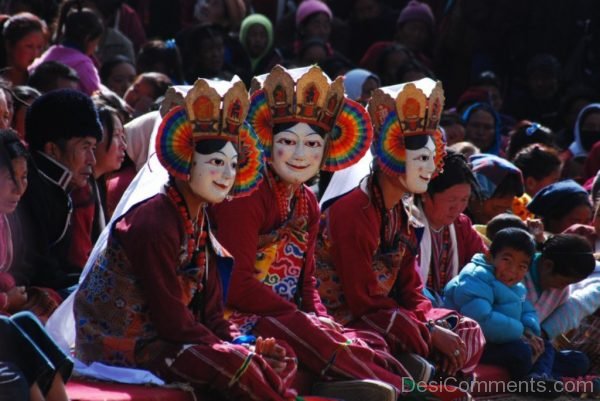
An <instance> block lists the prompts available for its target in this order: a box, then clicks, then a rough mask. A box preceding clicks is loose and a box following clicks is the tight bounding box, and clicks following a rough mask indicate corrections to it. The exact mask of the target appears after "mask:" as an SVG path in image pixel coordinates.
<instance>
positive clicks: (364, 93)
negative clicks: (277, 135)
mask: <svg viewBox="0 0 600 401" xmlns="http://www.w3.org/2000/svg"><path fill="white" fill-rule="evenodd" d="M377 88H379V82H377V80H375V79H373V78H367V79H366V80H365V82H364V83H363V84H362V88H361V94H360V99H358V101H359V102H360V103H362V104H363V105H364V104H367V102H368V101H369V99H370V98H371V94H372V93H373V91H374V90H375V89H377Z"/></svg>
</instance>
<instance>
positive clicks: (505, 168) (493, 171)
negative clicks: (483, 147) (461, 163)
mask: <svg viewBox="0 0 600 401" xmlns="http://www.w3.org/2000/svg"><path fill="white" fill-rule="evenodd" d="M469 162H471V164H472V168H473V173H474V174H475V178H477V182H478V183H479V190H480V195H481V197H480V198H472V199H471V200H470V202H469V206H468V208H467V210H466V212H465V214H467V215H468V216H469V217H470V218H471V220H472V221H473V223H474V224H487V223H488V221H490V219H492V218H493V217H494V216H497V215H499V214H500V213H504V212H506V211H510V210H512V208H513V202H514V199H515V197H517V196H518V197H520V196H521V195H523V176H522V175H521V171H520V170H519V169H518V168H517V167H516V166H515V165H514V164H512V163H511V162H509V161H507V160H505V159H503V158H501V157H499V156H494V155H491V154H485V153H480V154H477V155H473V156H471V157H470V158H469Z"/></svg>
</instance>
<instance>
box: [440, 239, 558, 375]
mask: <svg viewBox="0 0 600 401" xmlns="http://www.w3.org/2000/svg"><path fill="white" fill-rule="evenodd" d="M534 253H535V242H534V240H533V238H532V237H531V235H530V234H529V233H528V232H526V231H525V230H522V229H519V228H505V229H503V230H500V231H498V233H496V235H495V237H494V240H493V241H492V244H491V247H490V255H484V254H481V253H479V254H476V255H475V256H473V258H472V260H471V262H469V263H468V264H467V265H466V266H465V267H464V268H463V269H462V270H461V272H460V274H459V275H458V276H456V277H454V278H453V279H452V280H451V281H450V282H449V283H448V284H447V285H446V288H445V290H444V302H445V306H446V307H448V308H451V309H455V310H457V311H459V312H460V313H462V314H464V315H465V316H468V317H470V318H472V319H475V320H476V321H477V322H478V323H479V324H480V326H481V328H482V330H483V333H484V335H485V339H486V346H485V350H484V353H483V356H482V359H481V362H483V363H490V364H493V365H499V366H502V367H504V368H506V369H507V370H508V371H509V372H510V374H511V376H512V378H513V379H523V378H526V377H529V378H534V379H537V378H540V379H549V378H550V377H551V376H552V366H553V362H554V350H553V348H552V347H551V346H546V344H545V342H544V340H543V339H542V338H541V337H540V334H541V331H540V323H539V320H538V317H537V314H536V311H535V309H534V307H533V305H532V304H531V303H530V302H529V301H527V300H526V295H527V294H526V289H525V286H524V285H523V283H522V280H523V278H524V277H525V274H526V273H527V271H528V270H529V265H530V263H531V260H532V258H533V256H534Z"/></svg>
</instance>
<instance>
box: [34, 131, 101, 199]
mask: <svg viewBox="0 0 600 401" xmlns="http://www.w3.org/2000/svg"><path fill="white" fill-rule="evenodd" d="M46 146H47V149H46V153H48V154H49V155H50V156H51V157H52V158H54V159H55V160H56V161H58V162H59V163H60V164H62V165H63V166H65V167H66V168H68V169H69V170H70V172H71V174H72V177H71V182H70V183H69V186H70V188H71V189H72V188H80V187H83V186H85V185H86V184H87V183H88V180H89V178H90V176H91V175H92V167H93V166H94V165H95V164H96V155H95V151H96V138H94V137H93V136H86V137H76V138H71V139H69V140H68V141H67V143H66V144H65V145H64V147H63V148H62V149H61V147H59V146H58V145H57V144H54V143H52V142H48V143H47V144H46Z"/></svg>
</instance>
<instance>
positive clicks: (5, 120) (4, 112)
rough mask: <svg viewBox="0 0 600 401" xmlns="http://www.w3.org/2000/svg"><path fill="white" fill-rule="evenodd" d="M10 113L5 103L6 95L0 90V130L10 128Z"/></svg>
mask: <svg viewBox="0 0 600 401" xmlns="http://www.w3.org/2000/svg"><path fill="white" fill-rule="evenodd" d="M10 122H11V112H10V110H9V108H8V102H7V101H6V95H5V94H4V90H2V89H0V129H6V128H8V127H10Z"/></svg>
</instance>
